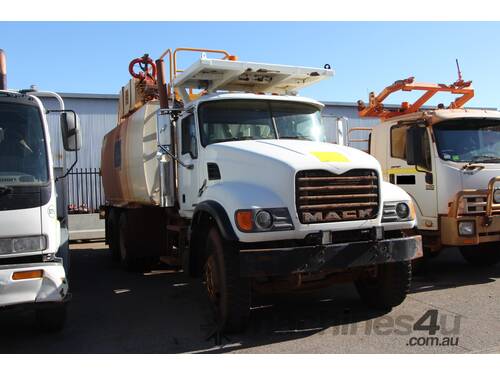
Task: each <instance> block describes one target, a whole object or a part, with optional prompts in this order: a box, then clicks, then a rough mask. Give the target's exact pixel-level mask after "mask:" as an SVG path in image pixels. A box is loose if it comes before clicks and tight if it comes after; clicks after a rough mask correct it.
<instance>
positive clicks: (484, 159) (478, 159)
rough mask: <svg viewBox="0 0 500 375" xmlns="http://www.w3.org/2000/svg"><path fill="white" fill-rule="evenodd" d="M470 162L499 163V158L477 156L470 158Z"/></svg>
mask: <svg viewBox="0 0 500 375" xmlns="http://www.w3.org/2000/svg"><path fill="white" fill-rule="evenodd" d="M471 162H478V163H499V162H500V157H498V156H492V155H477V156H474V157H473V158H472V160H471Z"/></svg>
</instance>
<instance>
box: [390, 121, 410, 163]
mask: <svg viewBox="0 0 500 375" xmlns="http://www.w3.org/2000/svg"><path fill="white" fill-rule="evenodd" d="M407 129H408V125H395V126H393V127H392V128H391V156H392V157H393V158H398V159H403V160H406V130H407Z"/></svg>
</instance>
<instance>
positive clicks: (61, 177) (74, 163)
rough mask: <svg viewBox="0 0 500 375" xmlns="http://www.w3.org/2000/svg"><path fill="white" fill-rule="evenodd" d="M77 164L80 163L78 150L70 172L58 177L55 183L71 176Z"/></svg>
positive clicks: (69, 169)
mask: <svg viewBox="0 0 500 375" xmlns="http://www.w3.org/2000/svg"><path fill="white" fill-rule="evenodd" d="M76 163H78V150H76V151H75V161H74V162H73V164H71V167H69V168H68V170H67V171H66V173H64V174H63V175H62V176H59V177H56V180H55V182H57V181H59V180H62V179H63V178H66V177H67V176H68V175H69V174H70V172H71V171H72V170H73V168H74V167H75V165H76Z"/></svg>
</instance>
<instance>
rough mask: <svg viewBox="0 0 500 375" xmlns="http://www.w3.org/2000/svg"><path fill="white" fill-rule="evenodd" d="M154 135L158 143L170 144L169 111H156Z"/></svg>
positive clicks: (170, 126)
mask: <svg viewBox="0 0 500 375" xmlns="http://www.w3.org/2000/svg"><path fill="white" fill-rule="evenodd" d="M156 137H157V141H158V145H160V146H170V145H172V122H171V118H170V114H169V113H161V112H158V117H157V129H156Z"/></svg>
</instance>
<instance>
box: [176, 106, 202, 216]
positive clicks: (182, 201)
mask: <svg viewBox="0 0 500 375" xmlns="http://www.w3.org/2000/svg"><path fill="white" fill-rule="evenodd" d="M177 139H178V140H179V142H178V146H177V147H178V158H179V161H180V163H179V165H178V168H177V171H178V184H179V189H178V195H179V196H178V201H179V205H180V209H181V210H182V211H185V212H193V211H194V208H195V204H196V200H197V194H198V189H199V188H200V186H199V176H198V174H199V170H200V168H199V160H198V139H197V134H196V119H195V115H194V114H193V113H186V114H185V115H184V116H183V117H181V118H180V119H179V120H178V126H177Z"/></svg>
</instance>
